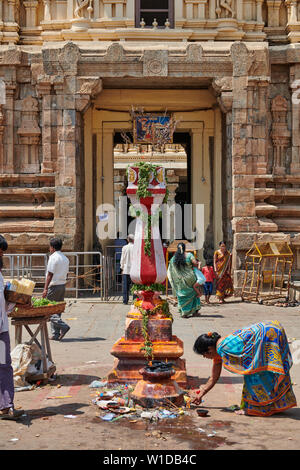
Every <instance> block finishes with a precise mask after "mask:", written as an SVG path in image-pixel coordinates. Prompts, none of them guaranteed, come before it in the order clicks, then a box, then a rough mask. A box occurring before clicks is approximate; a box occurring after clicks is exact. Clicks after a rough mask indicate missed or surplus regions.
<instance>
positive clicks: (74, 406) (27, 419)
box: [18, 403, 89, 426]
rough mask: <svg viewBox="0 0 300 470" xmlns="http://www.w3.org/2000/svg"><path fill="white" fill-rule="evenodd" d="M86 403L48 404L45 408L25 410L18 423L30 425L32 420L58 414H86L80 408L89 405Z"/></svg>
mask: <svg viewBox="0 0 300 470" xmlns="http://www.w3.org/2000/svg"><path fill="white" fill-rule="evenodd" d="M88 406H89V405H88V404H86V403H65V404H63V405H57V406H47V407H44V408H39V409H33V410H25V411H24V415H25V416H23V417H21V418H20V419H19V420H18V423H20V424H24V426H30V425H31V424H32V421H33V420H35V419H43V418H44V419H46V418H48V417H49V416H56V415H63V416H65V415H74V416H80V415H83V414H84V411H79V409H80V408H83V407H88Z"/></svg>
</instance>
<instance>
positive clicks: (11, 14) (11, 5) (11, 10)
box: [7, 0, 16, 23]
mask: <svg viewBox="0 0 300 470" xmlns="http://www.w3.org/2000/svg"><path fill="white" fill-rule="evenodd" d="M15 3H16V0H7V4H8V9H7V21H8V23H14V22H15Z"/></svg>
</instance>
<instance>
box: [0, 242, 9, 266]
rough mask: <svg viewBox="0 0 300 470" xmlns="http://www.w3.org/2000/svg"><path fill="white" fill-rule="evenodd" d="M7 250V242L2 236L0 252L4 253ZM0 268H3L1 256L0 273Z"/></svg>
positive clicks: (0, 257)
mask: <svg viewBox="0 0 300 470" xmlns="http://www.w3.org/2000/svg"><path fill="white" fill-rule="evenodd" d="M7 248H8V244H7V241H6V240H5V238H4V237H3V236H2V235H0V250H2V251H6V250H7ZM2 268H3V260H2V256H0V271H1V269H2Z"/></svg>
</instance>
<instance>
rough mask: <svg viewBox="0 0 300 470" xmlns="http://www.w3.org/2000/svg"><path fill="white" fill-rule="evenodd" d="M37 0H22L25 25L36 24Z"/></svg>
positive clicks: (30, 26)
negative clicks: (23, 0)
mask: <svg viewBox="0 0 300 470" xmlns="http://www.w3.org/2000/svg"><path fill="white" fill-rule="evenodd" d="M38 3H39V2H38V0H31V1H25V2H23V4H24V7H25V11H26V27H27V28H28V27H29V28H32V27H33V26H36V24H37V7H38Z"/></svg>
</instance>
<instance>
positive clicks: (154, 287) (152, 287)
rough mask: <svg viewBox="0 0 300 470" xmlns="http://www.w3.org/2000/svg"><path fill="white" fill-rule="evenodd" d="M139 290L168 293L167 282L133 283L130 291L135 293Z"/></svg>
mask: <svg viewBox="0 0 300 470" xmlns="http://www.w3.org/2000/svg"><path fill="white" fill-rule="evenodd" d="M139 290H146V291H153V292H161V293H162V294H165V293H166V285H165V284H159V283H154V284H132V286H131V289H130V293H131V294H133V295H134V293H135V292H137V291H139Z"/></svg>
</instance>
